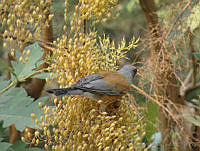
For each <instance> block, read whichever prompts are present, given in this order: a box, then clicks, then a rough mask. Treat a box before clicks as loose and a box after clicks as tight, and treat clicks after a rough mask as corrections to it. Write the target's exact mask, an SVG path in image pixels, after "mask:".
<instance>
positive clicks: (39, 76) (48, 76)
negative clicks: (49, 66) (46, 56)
mask: <svg viewBox="0 0 200 151" xmlns="http://www.w3.org/2000/svg"><path fill="white" fill-rule="evenodd" d="M33 77H34V78H38V79H45V78H49V79H50V78H51V77H50V73H48V72H43V73H39V74H36V75H34V76H33Z"/></svg>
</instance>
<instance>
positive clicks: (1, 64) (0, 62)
mask: <svg viewBox="0 0 200 151" xmlns="http://www.w3.org/2000/svg"><path fill="white" fill-rule="evenodd" d="M0 68H1V69H2V70H7V71H9V72H13V71H12V68H11V67H10V66H9V65H8V64H6V63H5V61H4V60H3V59H1V58H0Z"/></svg>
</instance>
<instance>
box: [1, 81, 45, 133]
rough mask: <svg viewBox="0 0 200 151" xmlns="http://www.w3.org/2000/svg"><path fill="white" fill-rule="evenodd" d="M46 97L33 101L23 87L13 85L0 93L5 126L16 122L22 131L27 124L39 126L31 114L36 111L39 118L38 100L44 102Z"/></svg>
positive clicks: (2, 118) (2, 117)
mask: <svg viewBox="0 0 200 151" xmlns="http://www.w3.org/2000/svg"><path fill="white" fill-rule="evenodd" d="M0 83H1V81H0ZM46 99H47V97H42V98H39V99H38V100H36V101H33V98H30V97H28V96H27V93H26V91H25V90H24V89H23V88H19V87H13V88H11V89H9V90H8V91H6V92H5V93H3V94H2V95H0V121H1V120H3V121H4V122H3V127H8V126H10V125H11V124H15V126H16V128H17V129H18V130H20V131H22V130H23V129H24V128H25V126H29V127H37V125H36V124H35V123H34V120H33V119H32V118H31V117H30V115H31V113H35V115H36V117H38V118H39V117H40V115H41V112H40V109H39V106H38V102H44V101H45V100H46Z"/></svg>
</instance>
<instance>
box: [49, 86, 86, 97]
mask: <svg viewBox="0 0 200 151" xmlns="http://www.w3.org/2000/svg"><path fill="white" fill-rule="evenodd" d="M46 92H48V93H52V94H54V95H56V96H63V95H81V94H83V91H82V90H80V89H77V88H61V89H48V90H46Z"/></svg>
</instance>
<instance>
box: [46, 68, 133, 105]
mask: <svg viewBox="0 0 200 151" xmlns="http://www.w3.org/2000/svg"><path fill="white" fill-rule="evenodd" d="M136 73H137V68H136V67H135V66H133V65H130V64H127V65H124V66H123V67H122V68H121V69H119V70H117V71H100V72H98V73H95V74H92V75H89V76H86V77H83V78H81V79H80V80H78V81H77V82H75V83H74V84H72V85H71V87H68V88H57V89H48V90H46V92H48V93H50V94H54V95H56V96H65V95H82V96H84V97H86V98H89V99H92V100H96V101H99V100H102V102H103V103H104V104H110V103H113V102H115V101H117V100H119V99H120V98H121V97H122V96H123V95H124V94H126V93H127V92H128V91H129V90H130V87H131V84H132V83H133V78H134V76H135V75H136Z"/></svg>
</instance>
